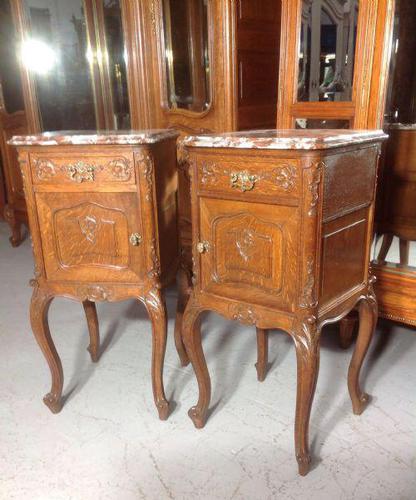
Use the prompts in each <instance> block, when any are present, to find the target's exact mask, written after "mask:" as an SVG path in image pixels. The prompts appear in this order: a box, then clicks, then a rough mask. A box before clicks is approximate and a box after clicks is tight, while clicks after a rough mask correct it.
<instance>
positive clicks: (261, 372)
mask: <svg viewBox="0 0 416 500" xmlns="http://www.w3.org/2000/svg"><path fill="white" fill-rule="evenodd" d="M256 335H257V363H256V370H257V380H258V381H259V382H263V381H264V379H265V378H266V371H267V361H268V351H269V346H268V344H269V332H268V331H267V330H262V329H261V328H256Z"/></svg>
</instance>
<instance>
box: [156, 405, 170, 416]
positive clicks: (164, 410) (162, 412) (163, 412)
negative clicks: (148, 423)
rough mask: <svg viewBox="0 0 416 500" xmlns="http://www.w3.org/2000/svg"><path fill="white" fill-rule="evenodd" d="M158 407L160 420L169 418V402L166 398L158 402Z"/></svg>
mask: <svg viewBox="0 0 416 500" xmlns="http://www.w3.org/2000/svg"><path fill="white" fill-rule="evenodd" d="M156 408H157V411H158V412H159V419H160V420H167V418H168V417H169V412H170V408H169V403H168V402H167V401H166V400H161V401H158V402H157V403H156Z"/></svg>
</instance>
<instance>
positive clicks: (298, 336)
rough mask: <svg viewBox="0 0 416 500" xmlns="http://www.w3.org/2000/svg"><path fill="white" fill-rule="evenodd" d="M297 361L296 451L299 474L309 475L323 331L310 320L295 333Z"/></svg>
mask: <svg viewBox="0 0 416 500" xmlns="http://www.w3.org/2000/svg"><path fill="white" fill-rule="evenodd" d="M293 339H294V341H295V346H296V359H297V371H298V380H297V396H296V418H295V449H296V460H297V462H298V466H299V474H300V475H301V476H305V475H306V474H307V473H308V472H309V468H310V463H311V456H310V452H309V418H310V414H311V408H312V402H313V398H314V395H315V388H316V381H317V378H318V372H319V331H318V329H317V326H316V323H309V322H308V321H307V320H306V321H305V322H304V323H303V324H302V326H301V327H300V328H299V330H298V331H296V332H294V333H293Z"/></svg>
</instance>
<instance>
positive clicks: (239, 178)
mask: <svg viewBox="0 0 416 500" xmlns="http://www.w3.org/2000/svg"><path fill="white" fill-rule="evenodd" d="M258 180H259V177H258V176H257V175H254V174H250V173H249V172H248V171H247V170H243V171H242V172H231V174H230V185H231V187H232V188H236V189H239V190H240V191H242V192H243V193H244V192H245V191H251V190H252V189H254V186H255V184H256V182H257V181H258Z"/></svg>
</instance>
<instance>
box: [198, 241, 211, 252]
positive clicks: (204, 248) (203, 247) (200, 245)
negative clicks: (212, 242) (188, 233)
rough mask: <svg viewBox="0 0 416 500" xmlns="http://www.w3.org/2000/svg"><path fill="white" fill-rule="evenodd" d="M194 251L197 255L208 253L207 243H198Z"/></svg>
mask: <svg viewBox="0 0 416 500" xmlns="http://www.w3.org/2000/svg"><path fill="white" fill-rule="evenodd" d="M196 249H197V250H198V252H199V253H206V252H208V251H209V243H208V241H200V242H199V243H197V245H196Z"/></svg>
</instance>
